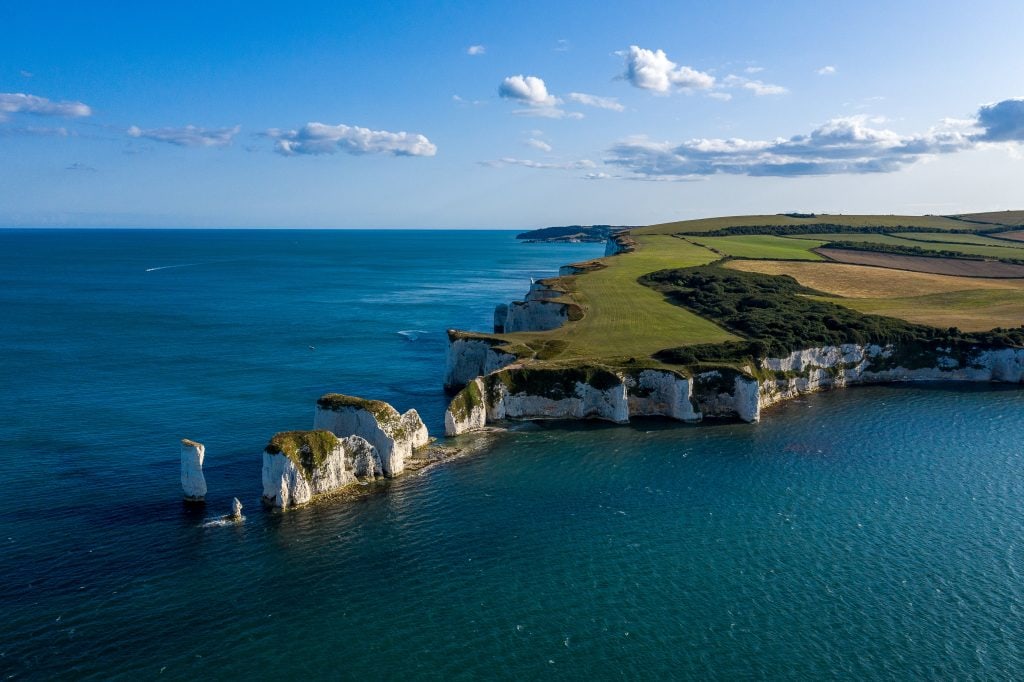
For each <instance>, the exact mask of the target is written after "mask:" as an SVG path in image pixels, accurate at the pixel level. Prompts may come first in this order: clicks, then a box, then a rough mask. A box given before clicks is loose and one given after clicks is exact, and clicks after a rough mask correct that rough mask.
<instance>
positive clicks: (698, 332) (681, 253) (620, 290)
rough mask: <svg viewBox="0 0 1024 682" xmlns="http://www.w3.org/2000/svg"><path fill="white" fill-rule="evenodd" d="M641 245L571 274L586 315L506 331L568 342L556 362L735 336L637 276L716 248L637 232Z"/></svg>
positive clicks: (695, 261)
mask: <svg viewBox="0 0 1024 682" xmlns="http://www.w3.org/2000/svg"><path fill="white" fill-rule="evenodd" d="M637 243H638V249H637V250H636V251H635V252H633V253H629V254H623V255H619V256H615V257H612V258H608V259H605V261H604V262H605V263H607V265H608V267H606V268H604V269H602V270H597V271H594V272H590V273H587V274H585V275H580V276H577V277H574V278H571V279H572V282H571V284H570V287H571V288H572V289H573V298H574V299H575V300H576V301H577V302H578V303H579V304H580V305H582V306H583V308H584V316H583V319H582V320H579V321H578V322H570V323H568V324H566V325H565V326H563V327H561V328H560V329H555V330H552V331H549V332H521V333H516V334H505V335H503V336H502V337H501V338H504V339H507V340H508V341H510V342H511V343H513V344H516V343H531V344H540V343H544V342H545V341H565V342H567V343H568V347H567V348H566V349H565V350H564V351H562V352H561V353H560V354H559V355H558V356H557V357H555V358H554V361H556V362H559V361H563V360H576V359H588V360H595V361H604V362H616V361H621V360H625V359H628V358H631V357H632V358H637V359H646V358H648V357H649V356H650V355H651V354H652V353H654V352H656V351H659V350H661V349H663V348H669V347H672V346H679V345H686V344H694V343H718V342H721V341H729V340H734V339H735V338H736V337H734V336H733V335H732V334H730V333H728V332H726V331H724V330H722V329H721V328H719V327H718V326H717V325H715V324H714V323H712V322H709V321H708V320H705V319H704V318H701V317H698V316H697V315H695V314H693V313H691V312H689V311H688V310H684V309H682V308H680V307H678V306H673V305H670V304H668V303H666V302H665V300H664V297H662V295H661V294H659V293H658V292H656V291H654V290H652V289H650V288H648V287H645V286H641V285H640V284H639V283H638V282H637V278H639V277H640V276H641V275H645V274H647V273H648V272H654V271H655V270H663V269H666V268H681V267H690V266H693V265H703V264H704V263H710V262H712V261H714V260H717V258H718V256H716V255H715V254H714V253H712V252H711V251H708V250H707V249H703V248H701V247H699V246H695V245H693V244H690V243H688V242H685V241H683V240H681V239H676V238H675V237H665V236H648V237H644V236H638V237H637Z"/></svg>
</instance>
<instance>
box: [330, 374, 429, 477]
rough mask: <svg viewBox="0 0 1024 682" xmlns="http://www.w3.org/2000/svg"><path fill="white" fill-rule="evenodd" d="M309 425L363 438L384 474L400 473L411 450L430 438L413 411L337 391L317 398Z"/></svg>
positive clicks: (394, 474) (341, 434) (422, 444)
mask: <svg viewBox="0 0 1024 682" xmlns="http://www.w3.org/2000/svg"><path fill="white" fill-rule="evenodd" d="M313 428H314V429H316V430H324V431H329V432H331V433H333V434H334V435H335V436H339V437H345V436H351V435H357V436H360V437H362V438H364V439H366V440H367V441H368V442H369V443H370V445H372V446H373V447H374V448H375V449H376V452H377V454H378V456H379V457H380V462H381V468H382V470H383V473H384V475H385V476H387V477H392V476H397V475H398V474H400V473H402V472H403V471H404V470H405V461H406V460H407V459H408V458H410V457H411V456H412V451H413V449H415V448H419V447H422V446H424V445H426V444H427V442H428V441H429V440H430V436H429V434H428V433H427V427H426V426H425V425H424V424H423V420H422V419H420V416H419V414H418V413H417V412H416V410H409V411H408V412H406V413H405V414H399V412H398V410H396V409H395V408H393V407H392V406H391V405H388V404H387V403H384V402H381V401H379V400H363V399H361V398H353V397H351V396H343V395H340V394H337V393H330V394H327V395H325V396H323V397H321V398H320V399H319V400H318V401H317V405H316V414H315V415H314V418H313Z"/></svg>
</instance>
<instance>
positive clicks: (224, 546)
mask: <svg viewBox="0 0 1024 682" xmlns="http://www.w3.org/2000/svg"><path fill="white" fill-rule="evenodd" d="M514 235H515V233H514V232H509V231H473V230H468V231H465V230H458V231H456V230H450V231H421V230H389V231H372V230H344V231H342V230H338V231H333V230H323V231H302V230H209V231H208V230H148V231H147V230H3V231H0V387H2V388H0V396H2V399H0V443H2V448H3V450H4V453H5V454H4V456H3V458H2V464H0V495H2V498H0V576H2V579H0V678H2V679H54V678H60V679H90V680H111V679H132V680H134V679H140V678H141V679H152V680H156V679H168V680H185V679H196V678H206V679H253V680H259V679H268V680H270V679H273V680H282V679H307V680H319V679H325V680H336V679H363V680H366V679H372V680H378V679H379V680H392V679H394V680H411V679H444V680H471V679H519V680H522V679H566V680H575V679H586V680H605V679H607V680H633V679H685V678H696V679H724V680H736V679H824V678H828V679H848V680H862V679H893V680H906V679H929V680H930V679H1012V678H1020V677H1021V676H1022V675H1024V546H1022V545H1024V444H1022V443H1024V441H1022V438H1021V434H1022V433H1024V392H1022V391H1020V390H1018V389H1016V388H1014V387H1004V386H998V385H993V386H952V385H910V386H899V387H896V386H879V387H866V388H855V389H849V390H846V391H837V392H831V393H823V394H818V395H814V396H810V397H807V398H805V399H801V400H797V401H793V402H790V403H787V404H784V405H781V406H778V407H775V408H772V409H771V410H768V411H767V412H766V414H765V419H764V420H763V421H762V422H761V423H759V424H741V423H732V422H714V423H712V422H707V423H703V424H680V423H672V422H668V421H661V420H635V421H634V423H633V424H631V425H629V426H613V425H606V424H598V423H585V424H584V423H531V424H521V425H516V426H514V427H513V428H511V429H509V430H508V431H506V432H499V433H496V434H494V436H493V437H492V438H491V440H490V441H489V445H488V446H487V447H486V448H484V449H482V450H480V451H479V452H476V453H475V454H472V455H469V456H466V457H463V458H459V459H455V460H452V461H449V462H447V463H443V464H441V465H438V466H434V467H432V468H429V469H426V470H424V471H422V472H418V473H416V474H413V475H409V476H405V477H402V478H399V479H395V480H393V481H391V482H389V483H388V484H387V485H386V486H384V488H383V490H380V491H378V492H375V493H373V494H370V495H367V496H365V497H362V498H360V499H357V500H354V501H351V500H350V501H344V500H337V501H327V502H322V503H317V504H313V505H310V506H308V507H306V508H301V509H298V510H294V511H290V512H287V513H283V514H282V513H275V512H270V511H268V510H265V509H263V508H261V505H260V502H259V497H260V492H261V484H260V467H261V451H262V449H263V446H264V445H265V444H266V442H267V441H268V439H269V438H270V437H271V436H272V435H273V434H274V433H275V432H277V431H281V430H290V429H304V428H310V427H311V425H312V420H313V410H314V401H315V400H316V398H317V397H318V396H319V395H321V394H322V393H325V392H328V391H338V392H343V393H350V394H355V395H360V396H364V397H369V398H377V399H381V400H386V401H388V402H390V403H392V404H394V405H395V407H397V408H398V409H399V410H406V409H409V408H413V407H414V408H416V409H417V410H419V412H420V413H421V415H422V416H423V417H424V419H425V421H426V423H427V425H428V427H429V429H430V430H431V432H432V433H433V434H436V435H439V436H440V435H441V434H442V433H443V414H444V408H445V403H446V397H445V395H444V393H443V391H442V388H441V383H442V377H443V372H444V356H445V348H446V335H445V330H446V329H447V328H449V327H457V328H466V329H480V330H486V329H488V328H489V327H490V324H491V321H492V317H491V315H492V310H493V307H494V305H495V304H496V303H499V302H505V301H508V300H511V299H514V298H517V297H521V296H522V295H523V294H524V293H525V291H526V289H527V287H528V285H529V282H530V278H531V277H533V278H539V277H544V276H550V275H552V274H554V273H555V272H556V271H557V268H558V266H559V265H562V264H566V263H570V262H574V261H579V260H584V259H587V258H591V257H594V256H596V255H599V254H600V253H601V252H602V247H601V245H599V244H524V243H520V242H517V241H516V240H515V238H514ZM181 438H191V439H194V440H198V441H201V442H203V443H205V444H206V453H207V455H206V478H207V483H208V485H209V495H208V498H207V500H208V501H207V504H206V507H205V509H201V510H198V511H196V510H193V509H188V508H186V507H185V506H184V505H183V504H182V500H181V488H180V480H179V445H178V442H179V440H180V439H181ZM233 497H238V498H239V499H240V500H241V502H242V503H243V505H244V511H243V513H244V515H245V520H244V522H243V523H239V524H228V525H224V524H218V523H216V521H217V519H218V517H219V516H220V515H222V514H226V513H227V512H228V511H229V507H230V502H231V499H232V498H233Z"/></svg>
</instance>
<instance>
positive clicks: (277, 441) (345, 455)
mask: <svg viewBox="0 0 1024 682" xmlns="http://www.w3.org/2000/svg"><path fill="white" fill-rule="evenodd" d="M382 469H383V467H382V463H381V458H380V455H379V453H378V452H377V450H376V448H374V447H373V445H371V444H370V443H369V442H368V441H367V440H366V439H364V438H361V437H360V436H349V437H347V438H337V437H336V436H334V435H333V434H331V433H327V432H324V431H320V432H317V431H291V432H285V433H281V434H277V435H276V436H274V438H273V439H271V442H270V444H268V445H267V447H266V449H265V450H264V451H263V502H264V503H265V504H267V505H270V506H272V507H278V508H281V509H287V508H289V507H294V506H297V505H300V504H305V503H306V502H309V501H310V500H311V499H313V496H314V495H320V494H323V493H328V492H331V491H334V490H338V489H339V488H343V487H345V486H347V485H350V484H352V483H355V482H357V481H359V480H372V479H375V478H377V477H379V476H381V475H382V473H383V470H382Z"/></svg>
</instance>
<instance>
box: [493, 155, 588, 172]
mask: <svg viewBox="0 0 1024 682" xmlns="http://www.w3.org/2000/svg"><path fill="white" fill-rule="evenodd" d="M480 165H482V166H488V167H490V168H502V167H503V166H522V167H524V168H540V169H544V170H588V169H591V168H596V167H597V164H596V163H594V162H593V161H591V160H590V159H581V160H579V161H566V162H556V161H532V160H530V159H517V158H513V157H509V156H505V157H502V158H500V159H497V160H495V161H481V162H480Z"/></svg>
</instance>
